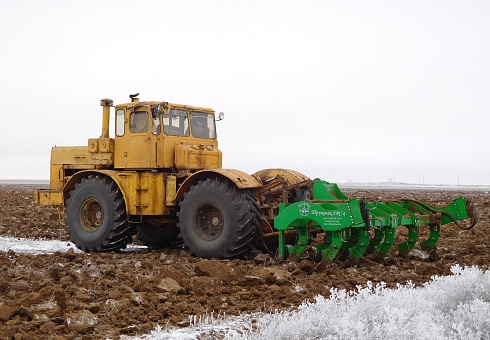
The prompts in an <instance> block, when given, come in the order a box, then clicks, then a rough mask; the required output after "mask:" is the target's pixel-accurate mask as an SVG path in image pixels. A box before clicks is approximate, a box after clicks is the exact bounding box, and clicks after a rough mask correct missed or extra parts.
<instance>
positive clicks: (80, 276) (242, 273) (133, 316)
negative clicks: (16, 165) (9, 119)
mask: <svg viewBox="0 0 490 340" xmlns="http://www.w3.org/2000/svg"><path fill="white" fill-rule="evenodd" d="M33 189H34V186H32V185H0V236H10V237H22V238H34V239H53V240H62V241H68V239H69V237H68V234H67V232H66V227H65V225H64V223H63V221H60V220H59V219H58V217H59V211H58V210H57V209H56V208H52V207H43V206H39V205H36V204H34V202H33ZM344 191H345V192H346V193H347V194H348V195H352V194H353V191H354V190H352V189H349V190H344ZM370 191H371V192H372V193H373V194H374V195H375V196H376V197H382V198H384V199H386V198H393V197H410V198H415V199H422V200H425V201H427V202H429V203H431V204H435V205H442V204H448V203H449V202H450V201H451V200H452V199H454V198H456V197H459V196H465V197H467V198H469V199H471V200H472V202H474V205H475V206H476V209H477V212H478V216H479V219H480V221H479V224H478V225H477V227H476V228H475V229H474V232H471V231H462V230H460V229H458V228H457V227H456V226H455V225H454V224H450V225H446V226H443V231H442V235H441V239H440V241H439V243H438V250H437V259H435V258H433V257H430V258H429V257H427V256H425V255H426V254H424V253H422V252H421V251H416V252H414V253H413V254H411V255H405V256H397V254H396V252H395V251H394V250H393V252H392V253H390V256H389V257H380V256H375V255H371V256H366V257H364V258H363V259H362V260H361V261H360V262H359V263H358V264H357V263H352V261H351V262H350V263H348V265H347V266H346V265H345V264H344V263H339V262H334V263H326V262H324V261H321V262H317V258H314V257H312V256H310V257H308V256H306V257H305V258H302V259H294V258H292V259H290V260H288V261H282V262H279V261H277V260H275V259H274V258H273V257H270V256H268V255H265V254H258V255H257V256H255V257H254V258H252V259H250V260H225V261H220V260H206V259H200V258H195V257H191V256H189V255H188V254H187V253H186V251H185V250H183V249H169V250H165V251H152V250H142V251H134V252H118V253H90V254H87V253H75V252H73V251H69V252H67V253H54V254H44V255H31V254H19V253H14V252H12V251H9V252H7V253H6V252H0V273H1V274H0V275H1V280H0V339H13V338H14V339H82V338H83V339H104V338H113V339H117V338H119V337H120V336H121V335H123V334H126V335H138V334H143V333H147V332H149V331H151V330H153V329H154V328H155V327H156V326H157V325H160V326H162V327H178V326H188V324H189V316H190V315H198V316H199V315H204V314H206V313H210V312H212V311H214V313H215V314H217V313H222V314H223V313H226V315H237V314H240V313H252V312H268V311H274V310H276V309H278V310H284V309H290V308H295V307H297V306H298V305H299V304H301V302H302V301H304V300H306V299H312V298H313V297H315V296H316V295H318V294H321V295H324V296H328V295H329V290H330V288H331V287H336V288H339V289H347V290H352V289H355V288H356V286H357V285H364V284H365V283H366V282H367V281H372V282H373V283H378V282H381V281H384V282H386V284H387V286H389V287H394V286H395V285H396V284H397V283H402V284H403V283H406V282H407V281H412V282H414V283H415V284H416V285H418V286H420V285H423V283H424V282H427V281H429V280H430V278H431V276H433V275H448V274H450V267H451V266H452V265H454V264H460V265H463V266H471V265H478V266H481V267H482V268H485V269H487V268H488V266H489V264H490V253H489V250H490V233H489V231H488V226H489V220H490V207H489V205H490V203H489V197H490V196H489V194H488V193H487V192H484V191H456V190H447V191H440V190H439V191H437V190H425V191H417V190H411V191H408V190H370ZM403 236H404V232H402V231H401V230H400V233H399V238H403ZM421 237H427V235H425V236H424V235H422V236H421ZM399 241H400V240H399ZM135 242H138V241H137V240H136V238H135ZM416 249H418V250H420V247H419V245H418V244H417V246H416ZM355 262H356V261H355Z"/></svg>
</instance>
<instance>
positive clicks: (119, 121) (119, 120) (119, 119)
mask: <svg viewBox="0 0 490 340" xmlns="http://www.w3.org/2000/svg"><path fill="white" fill-rule="evenodd" d="M116 136H119V137H121V136H124V110H117V111H116Z"/></svg>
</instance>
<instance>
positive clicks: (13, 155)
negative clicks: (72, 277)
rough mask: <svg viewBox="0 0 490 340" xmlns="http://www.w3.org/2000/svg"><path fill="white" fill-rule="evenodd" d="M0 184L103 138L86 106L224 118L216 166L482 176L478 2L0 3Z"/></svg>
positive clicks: (333, 176)
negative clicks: (59, 150) (191, 110)
mask: <svg viewBox="0 0 490 340" xmlns="http://www.w3.org/2000/svg"><path fill="white" fill-rule="evenodd" d="M1 17H2V19H1V21H0V43H1V46H2V52H1V53H0V75H1V77H0V100H1V102H2V104H3V105H4V109H3V112H4V113H3V114H2V118H3V122H2V126H3V129H2V133H1V134H0V142H1V145H2V146H1V149H0V160H1V163H2V166H1V167H0V178H2V179H20V178H26V179H47V178H48V177H49V157H50V148H51V147H52V146H54V145H55V144H56V145H86V144H87V140H88V138H90V137H98V136H99V135H100V132H101V107H100V106H99V100H100V99H101V98H104V97H109V98H112V99H113V100H114V102H115V103H121V102H127V101H128V100H129V98H128V95H129V94H130V93H135V92H139V93H141V95H140V99H141V100H165V101H169V102H174V103H185V104H190V105H196V106H205V107H212V108H214V109H215V110H216V111H217V112H220V111H223V112H225V115H226V116H225V120H224V121H222V122H219V123H218V137H219V142H220V149H221V150H222V151H223V160H224V161H223V166H224V167H228V168H238V169H242V170H244V171H246V172H249V173H252V172H255V171H257V170H259V169H263V168H271V167H284V168H292V169H296V170H298V171H300V172H303V173H304V174H306V175H308V176H310V177H312V178H315V177H320V178H322V179H325V180H328V181H333V182H345V181H347V180H351V181H357V182H367V181H369V180H370V181H377V182H379V181H387V180H389V179H393V178H394V179H395V180H396V181H400V182H410V183H422V181H425V183H432V184H439V183H440V184H443V183H444V184H456V183H457V181H458V177H459V181H460V184H482V185H483V184H485V185H488V184H490V159H489V157H488V156H489V152H488V149H489V146H490V133H489V126H490V124H489V123H490V118H489V113H490V96H489V90H490V62H489V61H490V20H489V19H488V18H490V2H489V1H250V0H249V1H2V11H1Z"/></svg>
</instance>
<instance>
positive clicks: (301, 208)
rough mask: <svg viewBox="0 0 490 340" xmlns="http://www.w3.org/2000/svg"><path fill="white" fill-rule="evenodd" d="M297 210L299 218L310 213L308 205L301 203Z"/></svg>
mask: <svg viewBox="0 0 490 340" xmlns="http://www.w3.org/2000/svg"><path fill="white" fill-rule="evenodd" d="M298 208H299V213H300V214H301V216H307V215H308V214H309V213H310V205H309V204H308V203H301V204H300V205H298Z"/></svg>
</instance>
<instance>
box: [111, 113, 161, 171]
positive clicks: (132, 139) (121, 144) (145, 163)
mask: <svg viewBox="0 0 490 340" xmlns="http://www.w3.org/2000/svg"><path fill="white" fill-rule="evenodd" d="M128 111H129V112H127V115H124V117H125V119H124V123H122V122H121V120H122V114H123V113H124V111H123V110H117V111H116V157H115V160H114V161H115V164H114V165H115V167H116V168H124V169H148V168H150V162H151V159H150V151H151V140H152V139H154V136H153V135H152V134H151V131H150V127H151V125H150V124H151V122H150V118H151V114H150V111H149V110H148V109H146V108H145V107H140V108H136V109H129V110H128ZM126 117H127V119H126ZM123 124H124V125H123ZM151 137H153V138H151Z"/></svg>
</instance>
